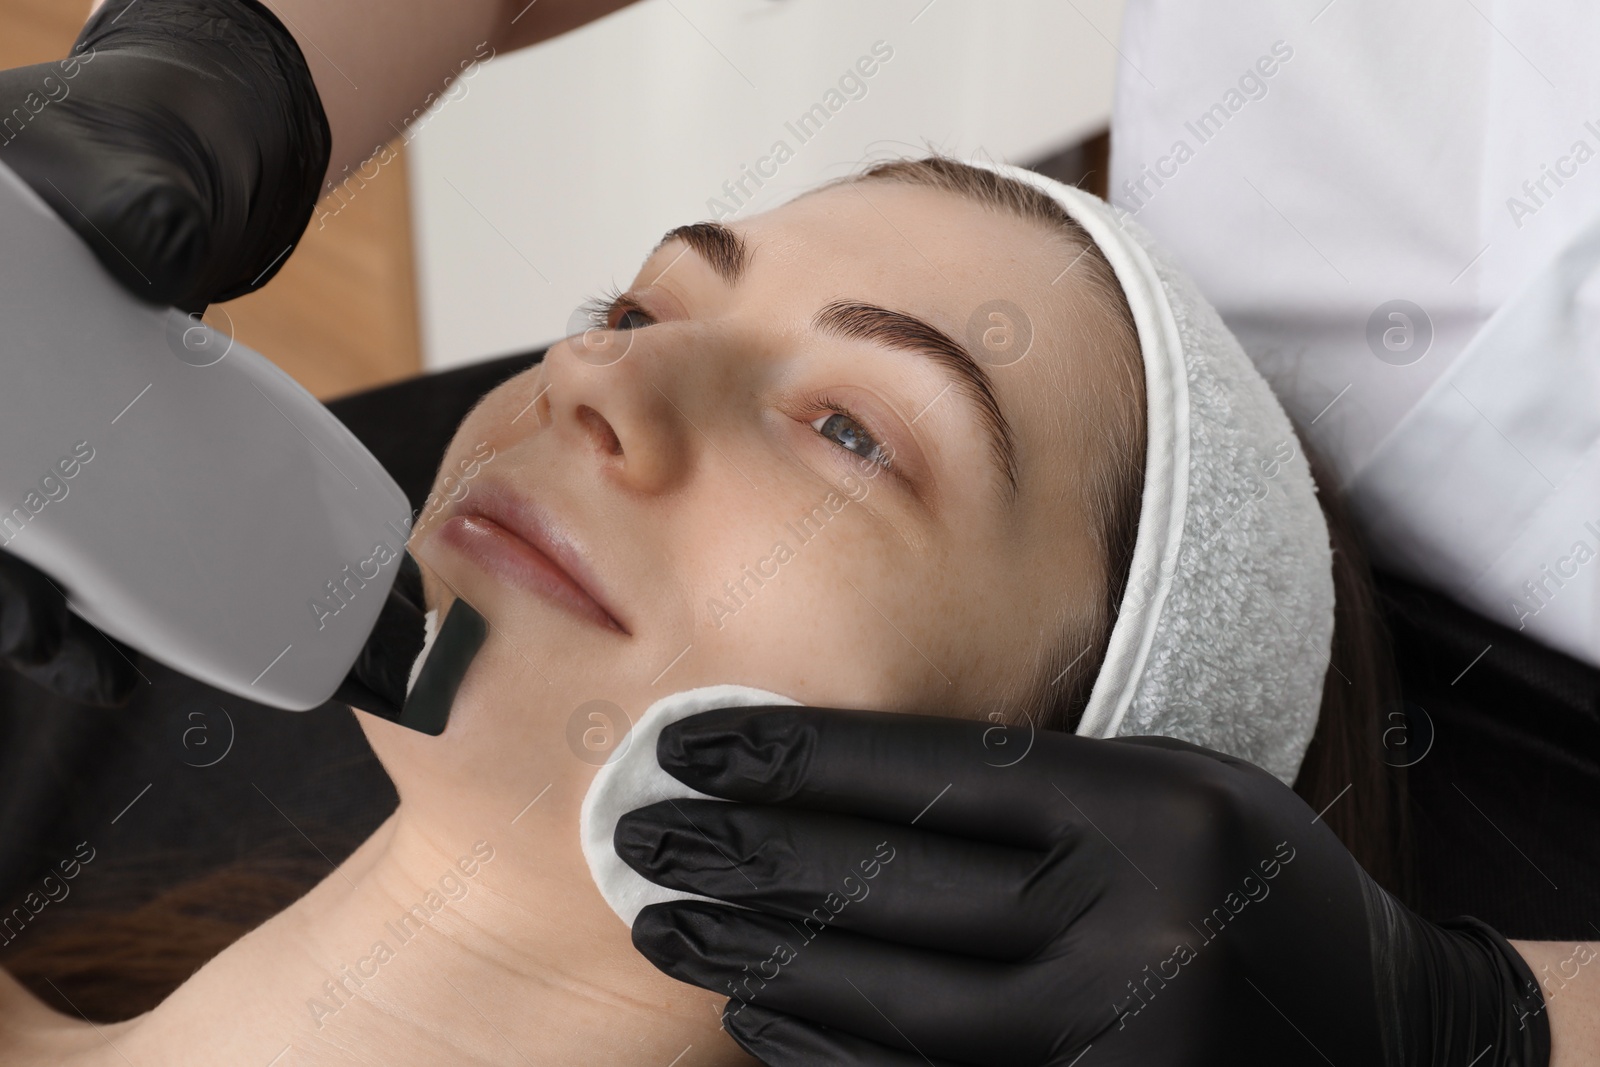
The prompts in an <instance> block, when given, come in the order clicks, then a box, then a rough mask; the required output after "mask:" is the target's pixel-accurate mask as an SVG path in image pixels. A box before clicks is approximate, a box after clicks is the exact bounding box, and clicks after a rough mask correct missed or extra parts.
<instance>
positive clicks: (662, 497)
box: [363, 182, 1116, 810]
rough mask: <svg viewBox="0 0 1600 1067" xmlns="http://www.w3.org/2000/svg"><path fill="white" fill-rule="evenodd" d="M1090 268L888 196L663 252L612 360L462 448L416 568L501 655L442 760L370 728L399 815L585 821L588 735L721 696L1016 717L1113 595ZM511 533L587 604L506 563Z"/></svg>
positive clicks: (1002, 232)
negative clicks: (527, 812)
mask: <svg viewBox="0 0 1600 1067" xmlns="http://www.w3.org/2000/svg"><path fill="white" fill-rule="evenodd" d="M1076 256H1077V251H1076V250H1074V249H1072V248H1070V247H1068V246H1067V245H1066V244H1065V243H1064V242H1063V241H1061V239H1060V238H1058V237H1056V236H1055V235H1053V234H1051V233H1050V232H1048V231H1047V230H1046V229H1045V228H1043V227H1042V226H1039V225H1037V224H1035V223H1031V222H1028V221H1025V220H1021V219H1017V218H1014V217H1012V216H1011V215H1009V214H1005V213H999V212H995V211H991V210H986V209H985V208H983V207H981V206H979V205H977V204H975V203H972V202H969V201H968V200H966V199H965V198H962V197H959V196H956V195H954V194H950V193H946V192H942V191H938V190H932V189H925V188H921V187H916V186H911V185H906V184H900V183H892V182H867V183H864V184H858V185H849V186H842V187H834V188H829V189H825V190H822V191H820V192H817V193H814V194H811V195H808V196H805V197H802V198H800V199H798V200H796V201H793V202H791V203H789V204H787V205H785V206H783V207H781V208H778V209H776V210H773V211H770V212H768V213H766V214H762V215H758V216H754V217H751V218H748V219H744V220H740V221H736V222H733V223H731V224H729V225H728V226H727V227H726V228H724V229H718V228H716V227H713V226H706V225H704V224H702V225H701V226H700V227H698V228H693V229H690V230H689V232H688V233H687V234H686V235H682V236H678V237H673V238H671V239H669V240H667V241H665V242H664V243H663V244H662V245H660V247H658V248H657V249H656V250H655V251H654V252H653V253H652V254H651V255H650V257H649V258H648V259H647V261H646V262H645V264H644V266H643V267H642V268H641V269H640V271H639V273H638V275H637V277H636V278H635V279H634V282H633V284H632V286H631V287H630V288H629V289H628V290H627V293H626V296H627V300H626V301H625V302H624V303H623V304H622V305H621V306H620V307H617V308H615V309H614V310H613V311H612V313H611V314H610V318H609V323H610V325H611V326H613V327H617V329H616V330H615V331H614V332H611V331H607V332H599V333H593V334H590V335H587V336H576V337H573V338H569V339H568V340H566V341H564V342H562V343H560V344H557V345H555V346H553V347H552V348H551V349H550V350H549V352H548V354H547V355H546V357H545V359H544V361H543V363H542V364H541V365H539V366H536V367H534V368H532V369H530V370H528V371H527V372H525V373H523V374H521V375H518V376H517V377H516V378H513V379H512V380H510V381H508V382H507V383H505V384H504V385H502V386H500V387H499V388H497V389H496V390H494V391H493V392H491V393H490V394H489V395H488V396H487V397H485V398H484V400H483V401H482V403H480V404H479V405H478V406H477V407H476V408H475V409H474V410H473V411H472V413H471V414H470V415H469V416H468V417H467V418H466V419H465V420H464V421H463V422H462V424H461V426H460V428H459V430H458V431H457V433H456V436H455V439H454V441H453V442H452V444H451V446H450V450H449V452H448V454H447V456H446V458H445V460H444V463H443V466H442V469H441V477H440V483H439V485H438V486H437V488H438V490H439V493H440V495H441V496H442V497H451V496H454V497H457V498H458V499H456V500H454V501H453V502H450V503H448V504H447V505H446V506H445V507H443V508H442V509H441V510H439V511H438V512H437V513H436V514H432V515H429V514H426V513H425V514H424V516H423V517H422V518H421V519H420V520H419V523H418V528H417V532H416V533H415V535H414V537H413V540H412V548H413V552H414V553H415V554H416V555H417V556H418V558H419V559H420V560H421V561H422V563H423V564H424V574H425V580H426V583H427V591H428V596H429V600H430V603H431V604H432V605H433V606H437V607H441V608H442V607H445V606H446V605H447V604H448V602H449V601H450V600H451V599H453V598H454V597H462V598H465V599H466V600H467V601H468V602H469V603H471V604H472V605H474V606H475V607H476V608H477V609H478V610H479V611H480V612H481V613H482V614H483V615H484V616H485V617H486V618H487V620H488V622H489V625H490V629H491V633H490V637H489V640H488V641H487V643H486V644H485V646H484V648H483V650H482V651H481V652H480V653H479V656H478V658H477V659H476V661H475V662H474V664H473V666H472V668H471V670H470V672H469V674H468V675H467V678H466V680H465V683H464V685H463V688H462V690H461V694H460V697H459V699H458V702H457V704H456V707H455V709H454V712H453V715H452V719H451V722H450V724H449V727H448V729H447V730H446V731H445V732H444V733H443V734H442V735H441V736H440V737H439V738H437V739H432V738H423V737H420V736H419V735H414V734H408V733H407V732H406V731H404V730H400V729H399V728H397V727H391V726H389V724H386V723H382V722H380V721H378V720H376V719H370V718H366V717H363V722H364V723H365V724H366V726H367V729H368V731H369V734H371V735H372V736H373V742H374V745H375V746H376V747H377V748H378V751H379V754H380V756H382V757H383V758H384V761H385V763H386V764H387V765H389V768H390V771H391V773H392V774H394V775H395V779H396V783H397V785H398V786H399V788H400V791H401V794H402V796H403V797H404V796H405V795H406V794H407V792H408V788H409V789H411V790H412V791H416V790H420V789H421V788H422V784H421V783H423V782H424V781H431V782H435V783H438V784H440V785H442V786H445V787H448V788H449V789H451V790H452V795H453V796H456V797H460V796H463V795H469V794H476V795H482V796H484V797H490V796H492V797H494V798H495V799H494V800H493V801H492V803H494V804H498V805H500V806H506V805H510V810H515V808H516V807H517V806H520V804H521V803H522V800H523V799H525V798H527V797H532V796H533V795H534V794H535V793H536V792H538V791H539V790H540V789H541V788H542V787H544V786H545V784H546V783H554V784H555V785H556V786H558V789H557V793H556V798H557V799H558V801H559V798H560V797H561V796H562V795H563V794H565V796H566V800H567V801H575V798H577V797H579V796H581V793H582V790H583V788H585V787H586V786H587V783H588V781H589V779H590V777H592V772H593V770H594V767H595V766H596V764H597V763H598V762H599V757H600V756H603V748H604V746H605V745H606V744H607V742H608V737H607V731H606V729H605V728H604V727H603V726H602V725H601V720H599V719H596V718H594V717H593V715H592V714H591V713H593V712H594V711H595V710H596V709H600V710H601V711H602V712H605V711H606V710H607V709H608V708H609V707H610V706H615V707H616V708H620V709H621V710H622V712H623V713H624V714H625V715H626V716H627V717H629V718H630V719H636V718H637V717H638V715H639V713H640V712H642V711H643V710H644V708H645V707H647V706H648V705H649V704H650V703H651V702H653V701H654V700H656V699H658V698H660V697H662V696H664V695H666V694H668V693H671V692H674V691H678V690H682V689H688V688H692V687H695V686H701V685H710V684H716V683H742V684H747V685H754V686H759V687H762V688H766V689H770V690H776V691H778V692H781V693H784V694H787V695H789V696H791V697H793V698H794V699H796V700H798V701H800V702H802V703H805V704H813V705H822V706H835V707H861V708H877V709H885V710H906V711H920V712H930V713H946V714H952V715H981V714H984V713H987V712H989V711H991V710H997V709H999V708H1001V707H1004V706H1005V705H1004V704H1003V703H1001V700H1002V694H1007V693H1010V694H1011V695H1012V696H1013V697H1014V695H1015V690H1016V688H1017V687H1018V686H1020V685H1022V684H1024V683H1027V682H1031V681H1032V680H1033V679H1034V677H1035V674H1036V672H1037V670H1038V669H1039V666H1038V665H1039V662H1040V657H1041V656H1042V655H1044V654H1045V653H1046V652H1048V651H1051V650H1052V647H1053V645H1054V644H1055V642H1056V641H1057V640H1058V635H1059V634H1060V633H1061V632H1062V629H1063V620H1070V619H1072V618H1073V617H1074V613H1081V614H1083V615H1086V614H1087V613H1088V612H1090V611H1091V610H1092V605H1094V604H1095V603H1096V602H1097V599H1098V598H1099V596H1100V595H1101V588H1102V575H1101V573H1100V570H1101V568H1100V564H1099V563H1098V561H1097V558H1096V554H1095V551H1094V549H1093V548H1092V541H1091V539H1090V533H1089V518H1088V516H1087V515H1086V513H1085V512H1084V511H1083V509H1082V507H1081V505H1080V503H1079V501H1078V498H1077V489H1078V486H1079V484H1080V481H1081V479H1082V477H1083V470H1082V467H1083V465H1082V463H1081V462H1080V460H1081V457H1082V456H1083V455H1084V454H1085V452H1086V450H1088V449H1092V448H1095V447H1097V446H1098V447H1103V442H1102V438H1101V436H1100V433H1099V431H1098V429H1097V428H1096V425H1097V422H1098V420H1099V414H1100V413H1099V411H1098V409H1097V403H1096V401H1095V400H1094V399H1093V398H1094V396H1095V395H1096V394H1103V393H1104V392H1105V391H1107V390H1110V389H1114V388H1116V386H1115V385H1114V384H1112V383H1111V374H1112V369H1111V368H1112V361H1111V360H1110V359H1109V358H1108V357H1107V355H1106V354H1105V353H1104V352H1103V351H1102V350H1101V345H1102V341H1101V338H1102V337H1103V336H1104V330H1103V322H1102V319H1103V316H1104V315H1105V314H1108V312H1105V311H1102V310H1101V309H1098V308H1095V307H1092V306H1090V298H1089V297H1088V296H1087V295H1085V294H1084V293H1083V292H1082V291H1081V290H1080V288H1079V287H1078V285H1077V281H1076V275H1075V274H1074V273H1073V272H1072V271H1071V270H1069V267H1070V265H1071V264H1073V262H1074V260H1075V258H1076ZM991 313H992V314H991ZM918 320H920V321H918ZM1007 331H1010V332H1009V333H1008V332H1007ZM1029 334H1031V345H1030V346H1029V348H1028V350H1027V352H1026V354H1025V355H1021V358H1018V355H1019V350H1018V348H1019V345H1020V344H1022V343H1025V341H1026V336H1027V335H1029ZM979 383H983V384H981V385H980V384H979ZM985 392H987V394H988V398H987V401H985V399H984V394H985ZM846 412H848V414H847V413H846ZM1002 425H1004V426H1005V427H1006V429H1005V430H1004V431H1002V429H1001V426H1002ZM486 457H487V458H486ZM1005 461H1009V463H1010V464H1011V465H1012V466H1013V468H1014V476H1015V488H1014V490H1013V488H1012V484H1011V481H1010V477H1011V476H1010V475H1008V474H1007V473H1005V471H1004V466H1005ZM515 514H520V515H521V516H522V517H523V518H524V519H531V520H532V521H538V522H542V523H543V524H544V525H545V528H546V535H547V536H548V537H550V538H551V539H553V540H554V541H556V542H558V543H559V544H560V545H562V546H564V551H565V552H567V553H570V556H571V558H572V559H575V560H577V561H580V562H579V563H578V564H577V565H576V567H574V566H567V567H566V569H568V570H573V569H580V568H581V571H582V574H581V576H579V577H578V579H577V580H578V582H579V584H581V585H583V586H585V587H587V589H588V590H589V592H590V593H591V594H592V595H593V598H594V599H593V600H591V599H589V597H586V596H584V595H583V594H581V593H578V592H575V591H574V590H573V589H572V588H571V587H570V586H569V585H567V584H566V583H565V581H564V580H563V579H561V578H559V577H551V575H550V573H549V571H548V567H547V566H542V565H541V564H540V563H539V561H538V559H537V558H535V557H534V556H532V555H531V554H530V553H529V552H528V550H527V548H526V546H525V545H522V544H519V543H518V542H517V540H516V539H515V538H513V537H511V536H509V535H507V534H506V533H505V531H504V529H503V527H504V525H506V524H511V523H514V522H515V521H517V520H515V519H513V518H512V516H513V515H515ZM554 554H556V555H557V558H558V560H559V559H560V554H559V553H554ZM596 601H597V602H598V605H601V606H597V604H596ZM608 616H609V618H608ZM612 620H614V624H613V621H612ZM595 701H600V702H604V703H602V704H596V703H593V702H595ZM619 725H620V724H618V723H616V722H612V723H611V724H610V726H611V727H613V728H614V729H615V728H616V727H618V726H619ZM597 727H598V729H597ZM614 739H615V734H614V733H613V734H612V736H611V738H610V740H614ZM597 746H598V747H600V748H601V749H602V751H601V752H600V753H599V755H598V756H597V754H596V752H595V751H594V749H595V748H596V747H597ZM557 806H563V805H560V804H558V805H557Z"/></svg>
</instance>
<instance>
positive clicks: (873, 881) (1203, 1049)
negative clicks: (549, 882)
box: [615, 708, 1550, 1067]
mask: <svg viewBox="0 0 1600 1067" xmlns="http://www.w3.org/2000/svg"><path fill="white" fill-rule="evenodd" d="M658 757H659V759H660V762H661V765H662V767H664V768H665V769H666V770H667V771H668V772H669V773H671V774H672V775H673V776H674V777H676V778H678V779H679V780H681V781H682V782H684V783H685V784H686V785H688V786H690V787H692V788H694V789H696V790H699V791H701V792H704V793H707V794H710V795H712V796H717V797H722V798H726V799H728V800H732V801H736V802H738V803H733V804H726V803H722V802H721V801H717V800H700V801H684V800H680V801H675V802H667V803H663V804H657V805H652V806H651V807H648V808H643V809H640V810H639V811H636V812H631V813H629V814H628V815H627V816H625V817H624V818H623V820H622V821H621V823H620V824H619V825H618V827H617V832H616V839H615V840H616V846H617V850H618V852H619V853H620V854H621V855H622V856H623V858H624V859H626V860H627V862H628V863H629V864H630V865H631V866H633V867H634V868H635V869H637V870H638V871H639V872H640V873H641V874H643V875H645V876H646V877H647V878H650V879H652V880H654V881H656V882H658V883H660V884H662V885H665V886H669V887H672V888H675V889H682V890H687V891H691V892H695V893H699V894H703V895H706V896H712V897H717V898H719V899H721V900H725V901H729V902H731V903H733V904H736V905H740V906H742V907H743V908H746V909H751V910H739V909H737V908H732V907H728V906H725V905H722V904H716V903H704V902H699V901H685V902H675V903H670V904H658V905H652V906H650V907H648V908H646V909H645V910H644V911H643V912H642V913H641V914H640V916H639V918H638V920H637V922H636V923H635V925H634V928H633V938H634V944H635V945H636V946H637V947H638V948H639V950H640V951H641V952H643V953H644V955H645V956H646V957H648V958H649V959H650V960H651V961H652V962H653V963H655V964H656V966H658V967H660V968H661V969H662V970H664V971H665V972H666V973H668V974H670V975H672V976H674V977H676V978H679V979H681V980H683V981H686V982H691V983H693V984H695V985H699V986H703V987H705V988H707V989H711V990H715V991H717V992H719V993H724V994H727V995H728V996H729V998H730V999H729V1001H728V1005H727V1008H726V1012H725V1016H724V1021H725V1023H726V1026H727V1029H728V1031H729V1033H730V1034H732V1035H733V1037H734V1038H735V1040H737V1041H738V1042H739V1043H740V1044H741V1045H743V1046H744V1047H745V1048H746V1049H747V1050H749V1051H750V1052H751V1053H752V1054H753V1055H755V1056H757V1057H758V1058H760V1059H761V1060H762V1061H763V1062H765V1063H767V1064H771V1065H774V1067H787V1065H791V1064H793V1065H800V1064H816V1063H830V1064H875V1065H894V1067H901V1065H904V1067H913V1065H917V1064H939V1065H946V1064H1006V1065H1009V1067H1021V1065H1030V1064H1041V1065H1043V1064H1049V1065H1056V1067H1069V1065H1072V1067H1098V1065H1105V1064H1118V1065H1130V1067H1131V1065H1140V1067H1158V1065H1159V1067H1165V1065H1175V1064H1215V1063H1223V1062H1227V1063H1240V1064H1323V1063H1334V1064H1341V1065H1343V1064H1362V1065H1374V1064H1387V1065H1389V1067H1400V1065H1412V1064H1426V1065H1434V1064H1439V1065H1442V1064H1447V1063H1449V1064H1461V1065H1465V1064H1467V1063H1472V1064H1473V1065H1474V1067H1491V1065H1493V1067H1505V1065H1510V1064H1518V1065H1524V1067H1545V1064H1547V1062H1548V1060H1549V1047H1550V1039H1549V1029H1548V1025H1547V1022H1546V1018H1545V1015H1544V1012H1543V1011H1542V1008H1543V1001H1542V999H1541V996H1540V994H1539V992H1538V988H1537V986H1536V985H1535V984H1534V983H1533V976H1532V973H1531V971H1530V970H1529V968H1528V967H1527V965H1526V964H1525V963H1524V962H1523V960H1522V958H1521V957H1520V956H1519V955H1518V954H1517V953H1516V951H1515V949H1513V948H1511V947H1510V946H1509V945H1508V944H1507V943H1506V942H1505V941H1504V939H1503V938H1501V937H1500V935H1498V934H1497V933H1495V932H1494V931H1493V930H1491V929H1489V928H1488V927H1487V926H1484V925H1483V924H1482V923H1480V922H1478V921H1477V920H1474V919H1470V918H1466V917H1462V918H1459V919H1456V920H1452V921H1451V922H1449V923H1447V924H1443V925H1435V924H1432V923H1429V922H1427V921H1425V920H1423V919H1422V918H1420V917H1419V916H1417V915H1416V914H1414V913H1412V912H1410V911H1408V910H1407V909H1405V908H1404V907H1403V906H1401V905H1400V904H1399V903H1398V902H1397V901H1395V900H1394V899H1393V898H1392V897H1390V896H1389V895H1388V894H1387V893H1385V892H1384V891H1383V890H1382V889H1381V888H1379V887H1378V886H1377V885H1376V884H1374V883H1373V882H1372V881H1371V880H1370V879H1369V878H1368V877H1367V876H1366V874H1365V873H1364V872H1363V871H1362V870H1361V869H1360V867H1359V866H1358V865H1357V863H1356V862H1355V860H1354V859H1353V858H1352V857H1351V855H1350V854H1349V852H1348V851H1346V849H1345V848H1344V846H1343V845H1342V844H1341V843H1340V842H1339V840H1338V838H1337V837H1336V836H1335V835H1334V834H1333V833H1332V832H1331V831H1330V830H1329V829H1328V828H1327V826H1326V825H1325V824H1324V823H1322V822H1321V821H1320V820H1319V819H1318V818H1317V813H1315V812H1313V811H1312V810H1311V809H1310V808H1309V807H1307V805H1306V804H1305V803H1304V802H1303V801H1301V800H1300V798H1299V797H1298V796H1296V795H1295V793H1294V792H1293V791H1292V790H1291V789H1289V788H1288V787H1287V786H1285V785H1283V784H1282V783H1281V782H1279V781H1278V780H1277V779H1276V778H1274V777H1273V776H1272V775H1270V774H1268V773H1267V772H1266V771H1263V770H1261V769H1260V768H1258V767H1255V766H1254V765H1252V764H1249V763H1246V762H1243V761H1241V760H1237V759H1233V758H1230V757H1228V756H1225V755H1222V754H1220V753H1217V752H1213V751H1210V750H1208V749H1203V748H1199V747H1197V746H1195V745H1191V744H1188V743H1186V742H1182V741H1176V740H1172V739H1169V738H1160V737H1137V738H1119V739H1116V740H1110V741H1104V740H1093V739H1088V738H1080V737H1076V736H1072V735H1069V734H1061V733H1046V732H1039V733H1037V734H1036V735H1035V734H1033V733H1032V731H1030V730H1028V729H1027V728H1026V727H1020V728H1007V727H1000V726H995V725H993V724H989V723H983V722H972V721H964V720H955V719H947V718H933V717H926V716H911V715H889V714H882V713H867V712H848V711H835V710H828V709H810V708H772V709H765V708H730V709H724V710H720V711H712V712H707V713H704V714H701V715H697V716H693V717H691V718H688V719H685V720H683V721H682V722H679V723H677V724H674V725H672V726H669V727H668V728H667V729H666V730H665V731H664V732H663V733H662V735H661V738H660V743H659V746H658Z"/></svg>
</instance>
